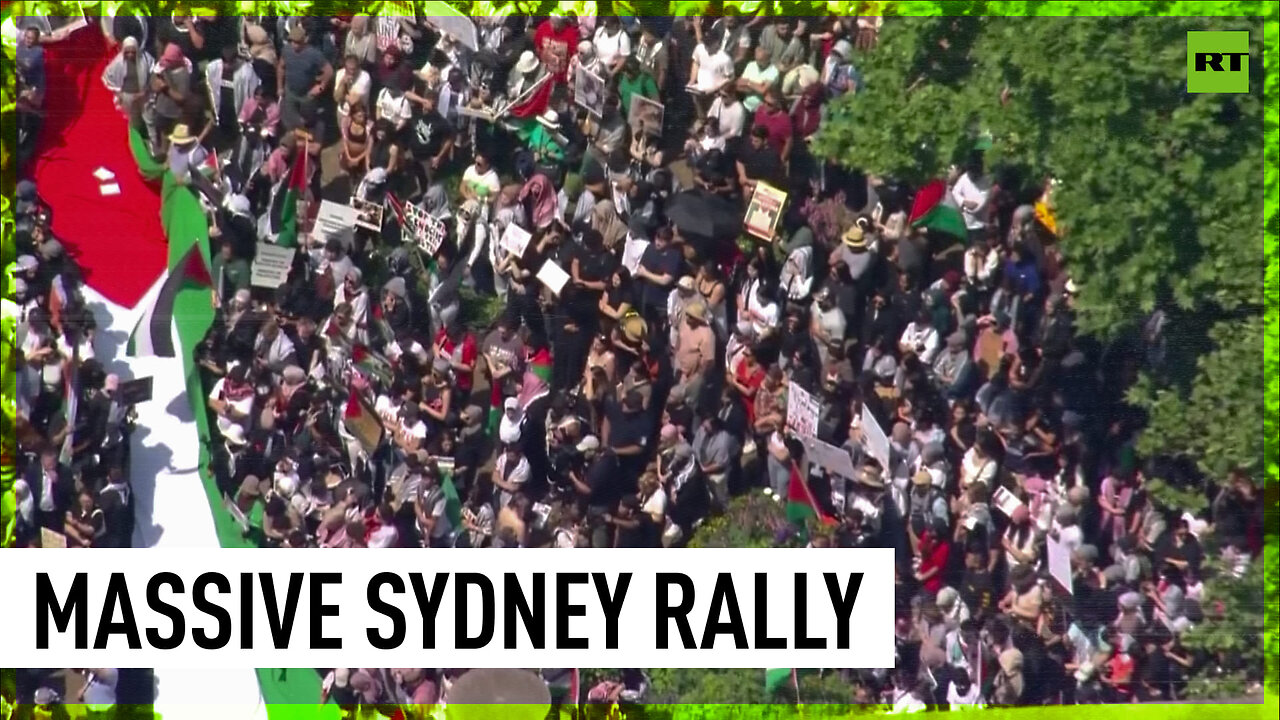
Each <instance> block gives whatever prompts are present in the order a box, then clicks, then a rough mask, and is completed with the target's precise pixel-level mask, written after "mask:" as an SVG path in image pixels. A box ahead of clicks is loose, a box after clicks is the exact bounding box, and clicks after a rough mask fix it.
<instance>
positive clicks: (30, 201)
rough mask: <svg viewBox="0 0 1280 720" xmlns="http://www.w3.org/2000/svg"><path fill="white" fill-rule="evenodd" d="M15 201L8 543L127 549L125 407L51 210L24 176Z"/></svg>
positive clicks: (128, 415)
mask: <svg viewBox="0 0 1280 720" xmlns="http://www.w3.org/2000/svg"><path fill="white" fill-rule="evenodd" d="M16 200H17V201H16V203H15V206H14V207H15V213H14V215H15V230H16V242H17V248H18V256H17V259H16V260H15V262H14V263H13V265H12V266H11V267H9V268H7V271H8V272H10V273H12V278H13V280H12V288H13V299H14V301H15V303H16V305H17V314H18V317H17V324H16V330H17V345H16V357H15V362H16V364H17V368H18V373H17V397H16V403H17V419H18V425H17V438H16V440H17V448H18V454H17V462H18V467H17V470H18V472H17V476H18V478H19V479H18V480H17V482H16V483H15V493H16V500H17V515H16V522H15V529H16V542H17V544H18V545H19V546H20V547H28V546H36V547H39V546H40V545H41V543H42V542H44V543H50V542H52V543H57V544H58V545H62V544H65V545H66V546H67V547H129V546H130V543H131V541H132V535H133V509H132V505H131V496H130V490H129V481H128V477H127V473H126V471H127V469H128V467H129V433H130V430H131V426H132V419H133V408H132V406H131V405H130V404H129V402H128V401H127V399H126V398H123V397H121V396H120V393H119V391H120V378H119V377H118V376H117V375H114V374H108V373H107V372H106V371H105V370H104V367H103V362H104V360H102V359H99V358H98V357H97V353H96V352H95V349H94V340H95V338H94V336H95V333H96V331H97V324H96V321H95V319H94V316H93V312H92V310H91V309H90V308H89V307H88V306H87V305H86V304H85V301H84V296H83V295H82V293H81V279H80V273H79V269H78V268H77V267H76V265H75V263H74V262H73V261H72V260H70V259H69V258H68V257H67V254H66V252H65V249H64V248H63V245H62V243H61V242H60V241H59V240H58V239H57V238H56V237H54V236H53V234H52V232H51V230H50V218H51V216H52V213H53V212H54V211H55V209H53V208H49V207H47V206H45V205H44V204H43V203H42V202H41V201H40V199H39V195H38V193H37V188H36V186H35V184H34V183H32V182H31V181H29V180H23V181H21V182H19V183H18V188H17V198H16ZM111 360H112V358H106V359H105V361H106V362H110V361H111ZM43 531H49V534H48V535H45V536H44V537H43V539H42V533H43Z"/></svg>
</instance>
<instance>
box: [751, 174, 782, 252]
mask: <svg viewBox="0 0 1280 720" xmlns="http://www.w3.org/2000/svg"><path fill="white" fill-rule="evenodd" d="M786 202H787V194H786V193H784V192H782V191H781V190H779V189H778V188H776V187H773V186H772V185H770V184H768V183H763V182H757V183H756V189H755V192H753V193H751V202H750V203H749V204H748V205H747V214H746V216H745V217H744V218H743V221H742V224H743V226H745V227H746V229H747V232H748V233H749V234H751V235H752V236H754V237H758V238H760V239H761V240H765V241H767V242H773V240H774V234H775V233H776V232H777V229H778V221H779V220H780V219H781V218H782V208H783V206H784V205H786Z"/></svg>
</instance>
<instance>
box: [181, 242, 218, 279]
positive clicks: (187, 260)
mask: <svg viewBox="0 0 1280 720" xmlns="http://www.w3.org/2000/svg"><path fill="white" fill-rule="evenodd" d="M179 271H180V273H181V274H182V277H183V278H185V279H186V280H188V281H190V282H193V283H196V284H198V285H201V286H203V287H213V276H212V275H210V274H209V266H208V265H206V264H205V262H204V256H203V255H201V254H200V243H199V242H196V243H195V244H193V245H192V246H191V249H190V250H187V254H186V256H185V257H184V258H183V259H182V266H181V268H180V270H179Z"/></svg>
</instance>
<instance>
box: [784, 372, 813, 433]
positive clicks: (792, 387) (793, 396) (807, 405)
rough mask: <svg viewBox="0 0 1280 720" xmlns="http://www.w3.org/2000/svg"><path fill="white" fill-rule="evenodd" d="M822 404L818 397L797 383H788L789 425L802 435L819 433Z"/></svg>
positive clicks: (792, 429)
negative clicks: (819, 416)
mask: <svg viewBox="0 0 1280 720" xmlns="http://www.w3.org/2000/svg"><path fill="white" fill-rule="evenodd" d="M820 412H822V406H821V404H819V403H818V400H817V398H815V397H813V396H812V395H810V394H809V392H808V391H807V390H805V389H804V388H802V387H800V386H799V385H797V384H795V383H788V384H787V427H788V428H790V430H791V432H793V433H795V434H797V435H799V436H800V437H802V438H803V437H811V436H813V435H817V434H818V414H819V413H820Z"/></svg>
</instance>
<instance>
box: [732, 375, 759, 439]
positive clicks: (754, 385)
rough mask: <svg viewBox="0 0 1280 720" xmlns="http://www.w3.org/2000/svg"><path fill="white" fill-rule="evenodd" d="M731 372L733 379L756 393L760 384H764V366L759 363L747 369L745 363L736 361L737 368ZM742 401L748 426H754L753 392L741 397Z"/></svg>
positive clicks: (754, 407) (754, 406) (754, 404)
mask: <svg viewBox="0 0 1280 720" xmlns="http://www.w3.org/2000/svg"><path fill="white" fill-rule="evenodd" d="M733 374H734V377H735V379H736V380H737V381H738V384H739V385H742V386H743V387H745V388H747V389H748V390H753V391H755V392H757V393H758V392H760V386H761V385H763V384H764V368H762V367H760V365H759V364H756V365H755V367H754V369H751V370H748V369H747V363H745V362H740V363H738V369H737V370H735V371H734V373H733ZM742 402H743V404H745V405H746V406H747V425H748V427H755V424H756V403H755V395H754V394H753V395H752V396H751V397H750V398H747V397H744V398H743V399H742Z"/></svg>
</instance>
